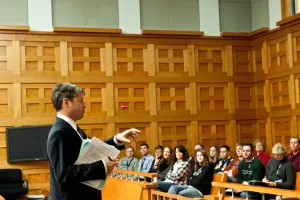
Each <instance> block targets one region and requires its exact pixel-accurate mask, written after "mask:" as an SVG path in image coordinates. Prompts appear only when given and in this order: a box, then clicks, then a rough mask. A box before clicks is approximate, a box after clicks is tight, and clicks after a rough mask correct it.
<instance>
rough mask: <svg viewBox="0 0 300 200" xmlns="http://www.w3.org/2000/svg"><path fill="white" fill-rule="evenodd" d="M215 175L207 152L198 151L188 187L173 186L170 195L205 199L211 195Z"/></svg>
mask: <svg viewBox="0 0 300 200" xmlns="http://www.w3.org/2000/svg"><path fill="white" fill-rule="evenodd" d="M213 175H214V169H213V167H212V165H211V164H210V163H209V159H208V155H207V154H206V153H205V151H202V150H197V151H196V155H195V165H194V167H193V169H192V170H191V172H190V173H189V175H188V177H187V179H186V183H187V185H172V186H171V187H170V189H169V190H168V193H171V194H178V195H181V196H184V197H190V198H203V196H204V195H207V194H209V193H210V189H211V182H212V180H213Z"/></svg>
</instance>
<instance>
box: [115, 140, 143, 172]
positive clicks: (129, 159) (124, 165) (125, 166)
mask: <svg viewBox="0 0 300 200" xmlns="http://www.w3.org/2000/svg"><path fill="white" fill-rule="evenodd" d="M133 154H134V149H133V147H132V146H129V147H127V148H126V157H123V158H121V159H120V161H119V164H118V165H117V169H122V170H130V171H138V165H139V160H138V159H137V158H135V157H134V156H133ZM130 177H131V176H130Z"/></svg>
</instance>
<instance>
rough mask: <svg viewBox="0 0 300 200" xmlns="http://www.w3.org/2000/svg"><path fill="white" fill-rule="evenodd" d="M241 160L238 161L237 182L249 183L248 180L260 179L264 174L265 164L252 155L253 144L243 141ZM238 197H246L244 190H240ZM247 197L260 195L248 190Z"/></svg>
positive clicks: (257, 197)
mask: <svg viewBox="0 0 300 200" xmlns="http://www.w3.org/2000/svg"><path fill="white" fill-rule="evenodd" d="M242 152H243V158H244V159H243V160H242V161H241V162H240V163H239V171H238V180H237V182H238V183H241V184H244V185H249V181H250V180H252V181H253V180H256V181H261V180H262V179H263V178H264V176H265V171H266V170H265V166H264V165H263V164H262V162H261V161H260V160H258V159H257V158H256V157H253V156H252V155H253V145H252V144H251V143H244V145H243V149H242ZM239 196H240V197H243V198H246V192H241V193H240V194H239ZM248 198H250V199H252V198H253V199H260V198H261V197H260V195H259V194H258V193H254V192H248Z"/></svg>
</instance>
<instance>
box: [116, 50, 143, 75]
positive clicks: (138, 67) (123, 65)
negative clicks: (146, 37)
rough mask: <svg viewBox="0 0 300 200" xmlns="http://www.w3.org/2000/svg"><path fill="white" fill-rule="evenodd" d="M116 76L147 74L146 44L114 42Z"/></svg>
mask: <svg viewBox="0 0 300 200" xmlns="http://www.w3.org/2000/svg"><path fill="white" fill-rule="evenodd" d="M112 48H113V70H114V76H147V75H148V63H147V56H148V53H147V45H146V44H131V45H128V44H113V46H112Z"/></svg>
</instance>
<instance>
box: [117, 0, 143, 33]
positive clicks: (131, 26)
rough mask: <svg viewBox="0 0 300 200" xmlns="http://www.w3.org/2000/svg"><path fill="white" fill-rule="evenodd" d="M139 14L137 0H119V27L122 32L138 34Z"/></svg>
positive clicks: (138, 2)
mask: <svg viewBox="0 0 300 200" xmlns="http://www.w3.org/2000/svg"><path fill="white" fill-rule="evenodd" d="M140 16H141V15H140V1H139V0H119V28H120V29H122V32H123V33H129V34H140V33H141V17H140Z"/></svg>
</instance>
